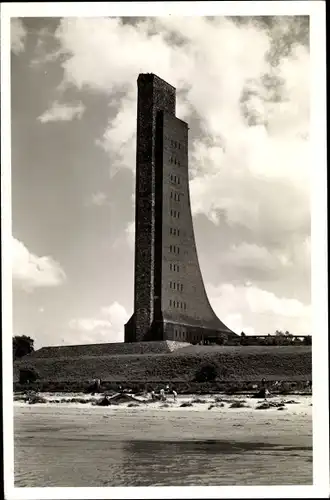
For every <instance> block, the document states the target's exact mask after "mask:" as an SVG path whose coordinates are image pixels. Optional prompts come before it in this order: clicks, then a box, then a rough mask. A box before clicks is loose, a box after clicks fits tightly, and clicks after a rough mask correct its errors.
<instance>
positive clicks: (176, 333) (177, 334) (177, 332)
mask: <svg viewBox="0 0 330 500" xmlns="http://www.w3.org/2000/svg"><path fill="white" fill-rule="evenodd" d="M185 333H186V332H181V331H180V330H174V337H175V338H176V339H184V338H185V337H186V335H185Z"/></svg>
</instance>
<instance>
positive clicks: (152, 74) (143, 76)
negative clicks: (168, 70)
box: [137, 73, 176, 90]
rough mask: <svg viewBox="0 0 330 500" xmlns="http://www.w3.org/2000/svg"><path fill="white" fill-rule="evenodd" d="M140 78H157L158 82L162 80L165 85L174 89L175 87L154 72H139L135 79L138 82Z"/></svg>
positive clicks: (150, 79) (149, 79) (148, 79)
mask: <svg viewBox="0 0 330 500" xmlns="http://www.w3.org/2000/svg"><path fill="white" fill-rule="evenodd" d="M141 80H144V81H153V80H158V81H159V82H162V83H164V84H165V85H167V86H168V87H171V88H172V89H174V90H176V88H175V87H174V86H173V85H171V84H170V83H168V82H166V81H165V80H163V78H160V77H159V76H157V75H155V74H154V73H140V74H139V76H138V79H137V81H138V82H139V81H141Z"/></svg>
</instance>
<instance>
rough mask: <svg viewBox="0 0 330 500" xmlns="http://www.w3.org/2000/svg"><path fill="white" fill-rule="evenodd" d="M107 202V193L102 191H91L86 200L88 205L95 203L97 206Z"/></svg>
mask: <svg viewBox="0 0 330 500" xmlns="http://www.w3.org/2000/svg"><path fill="white" fill-rule="evenodd" d="M106 202H107V195H106V194H105V193H103V192H102V191H98V192H97V193H93V194H92V195H91V197H90V199H89V200H88V205H95V206H97V207H101V206H103V205H105V204H106Z"/></svg>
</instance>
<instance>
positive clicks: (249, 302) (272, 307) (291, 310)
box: [207, 284, 311, 334]
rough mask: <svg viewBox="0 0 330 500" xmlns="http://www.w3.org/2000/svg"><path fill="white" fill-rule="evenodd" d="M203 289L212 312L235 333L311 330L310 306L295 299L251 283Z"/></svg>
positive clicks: (305, 331)
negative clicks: (279, 295) (205, 290)
mask: <svg viewBox="0 0 330 500" xmlns="http://www.w3.org/2000/svg"><path fill="white" fill-rule="evenodd" d="M207 290H208V294H209V297H210V302H211V304H212V306H213V308H214V310H215V312H216V313H217V314H218V315H219V317H220V318H221V319H222V320H223V321H224V323H225V324H227V326H228V327H230V328H233V330H234V331H235V332H236V333H240V332H241V331H242V330H243V331H244V332H245V333H258V334H266V333H274V332H275V331H276V330H283V331H286V330H288V331H290V332H291V333H293V334H300V333H305V334H307V333H311V307H310V306H306V305H305V304H303V303H302V302H300V301H299V300H296V299H291V298H286V297H277V296H276V295H275V294H274V293H271V292H267V291H265V290H262V289H260V288H257V287H255V286H253V285H246V286H234V285H232V284H223V285H221V286H219V287H214V286H210V285H209V286H207ZM237 311H239V314H238V313H237ZM251 325H253V327H252V328H251Z"/></svg>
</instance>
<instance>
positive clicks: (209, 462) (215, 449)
mask: <svg viewBox="0 0 330 500" xmlns="http://www.w3.org/2000/svg"><path fill="white" fill-rule="evenodd" d="M20 410H21V409H20ZM107 410H108V409H102V411H99V412H96V413H94V415H93V416H92V417H91V415H90V412H91V411H94V409H92V410H90V409H89V410H87V409H86V408H85V409H84V410H76V409H75V410H74V409H70V411H71V413H70V411H69V410H63V408H61V409H59V410H58V413H57V416H56V412H55V414H54V413H51V412H50V409H49V410H46V408H42V409H38V408H31V407H30V408H24V410H23V411H21V412H20V414H19V415H18V416H16V418H15V427H16V429H15V486H16V487H24V486H30V487H31V486H32V487H37V486H39V487H40V486H61V487H69V486H73V487H78V486H79V487H88V486H94V487H97V486H188V485H199V486H217V485H218V486H221V485H223V486H228V485H283V484H285V485H292V484H297V485H303V484H312V443H311V432H310V431H309V427H308V429H307V431H306V430H305V433H304V425H305V427H306V418H305V421H303V420H302V417H299V416H298V417H299V418H300V420H299V418H298V417H297V416H296V417H295V419H296V422H295V425H294V427H293V425H292V421H291V420H292V416H291V420H290V418H283V417H281V418H279V416H278V414H277V419H278V420H277V422H278V423H277V427H278V428H277V429H275V428H274V426H271V422H269V421H268V420H269V416H266V417H259V420H260V419H261V421H260V422H254V423H253V425H252V428H251V425H248V426H246V425H245V424H244V423H245V422H246V417H245V418H244V419H243V420H242V418H241V416H240V415H239V414H238V413H236V415H235V417H234V414H233V413H232V414H231V415H229V417H228V416H226V414H223V415H222V416H221V418H219V416H218V415H215V414H214V415H210V413H211V412H205V414H204V412H203V414H198V413H194V412H189V411H186V412H185V413H183V412H181V414H180V415H179V413H180V412H173V413H171V416H170V417H169V415H168V414H167V413H166V412H162V413H163V415H160V414H159V413H160V412H159V411H158V412H157V411H154V412H151V411H143V412H142V413H141V412H139V411H136V412H135V414H134V411H132V412H130V413H124V411H123V410H122V409H121V410H114V411H113V410H111V412H112V413H109V411H108V413H105V412H107ZM52 412H54V408H52ZM164 417H165V418H164ZM267 419H268V420H267ZM297 419H298V421H297ZM188 424H189V425H188ZM219 424H221V425H222V428H223V432H219V430H218V431H217V432H216V431H215V429H216V428H217V427H218V425H219ZM309 424H310V422H308V425H307V426H309ZM189 426H190V432H188V427H189ZM258 426H259V427H258ZM279 426H281V428H282V431H283V429H284V432H282V436H280V434H281V431H280V432H279ZM271 427H273V428H271ZM258 428H259V431H258V432H257V431H256V429H258ZM293 428H297V429H296V431H295V430H293ZM218 429H219V428H218ZM268 429H269V430H268ZM287 430H288V431H289V432H288V433H286V431H287ZM265 432H266V438H265ZM203 434H204V439H202V436H203ZM210 436H211V437H210ZM253 436H255V439H253ZM276 436H277V438H276ZM192 437H193V439H192ZM215 437H218V438H216V439H215ZM224 437H225V439H224Z"/></svg>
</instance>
